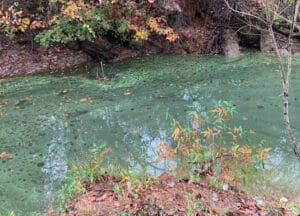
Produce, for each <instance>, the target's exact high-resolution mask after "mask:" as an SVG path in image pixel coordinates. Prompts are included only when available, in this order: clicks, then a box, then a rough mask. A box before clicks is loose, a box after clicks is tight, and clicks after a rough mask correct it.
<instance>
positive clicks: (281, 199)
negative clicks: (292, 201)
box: [279, 197, 289, 203]
mask: <svg viewBox="0 0 300 216" xmlns="http://www.w3.org/2000/svg"><path fill="white" fill-rule="evenodd" d="M279 201H280V202H281V203H287V202H288V201H289V200H288V199H287V198H286V197H281V198H280V200H279Z"/></svg>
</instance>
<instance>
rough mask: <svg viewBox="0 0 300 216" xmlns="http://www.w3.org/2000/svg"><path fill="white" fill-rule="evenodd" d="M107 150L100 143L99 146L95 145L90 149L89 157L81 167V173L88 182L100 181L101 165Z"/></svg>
mask: <svg viewBox="0 0 300 216" xmlns="http://www.w3.org/2000/svg"><path fill="white" fill-rule="evenodd" d="M108 151H109V149H107V148H105V146H103V145H101V146H99V147H97V146H95V147H94V148H93V149H92V150H91V155H92V156H91V159H90V160H87V161H86V162H85V163H84V164H83V166H82V167H81V170H82V175H83V178H84V179H85V180H87V181H88V183H92V182H95V181H101V180H102V178H101V171H100V168H101V165H102V162H103V159H104V156H105V155H106V153H107V152H108Z"/></svg>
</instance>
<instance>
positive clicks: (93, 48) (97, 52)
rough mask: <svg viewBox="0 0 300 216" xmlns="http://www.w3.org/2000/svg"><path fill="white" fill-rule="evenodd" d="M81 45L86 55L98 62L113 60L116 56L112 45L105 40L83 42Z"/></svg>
mask: <svg viewBox="0 0 300 216" xmlns="http://www.w3.org/2000/svg"><path fill="white" fill-rule="evenodd" d="M80 45H81V49H82V50H83V51H84V52H85V53H87V54H88V55H89V56H91V57H92V58H93V59H95V60H98V61H102V60H109V59H113V58H114V57H115V56H116V54H115V53H113V51H112V45H111V44H110V43H109V42H108V41H105V40H101V39H96V40H93V41H83V42H81V44H80Z"/></svg>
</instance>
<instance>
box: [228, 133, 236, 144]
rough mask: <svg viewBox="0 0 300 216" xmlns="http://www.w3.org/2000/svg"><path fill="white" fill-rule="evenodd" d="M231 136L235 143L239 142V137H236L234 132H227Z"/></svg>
mask: <svg viewBox="0 0 300 216" xmlns="http://www.w3.org/2000/svg"><path fill="white" fill-rule="evenodd" d="M227 133H228V134H229V135H231V136H232V139H233V141H234V142H237V135H235V134H234V133H233V132H231V131H228V132H227Z"/></svg>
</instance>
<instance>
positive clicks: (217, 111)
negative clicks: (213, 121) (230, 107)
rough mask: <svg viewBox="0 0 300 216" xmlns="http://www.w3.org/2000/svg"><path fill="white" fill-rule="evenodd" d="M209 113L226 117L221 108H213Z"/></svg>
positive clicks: (224, 111)
mask: <svg viewBox="0 0 300 216" xmlns="http://www.w3.org/2000/svg"><path fill="white" fill-rule="evenodd" d="M210 112H212V113H218V114H220V115H227V111H226V110H224V109H222V108H215V109H212V110H211V111H210Z"/></svg>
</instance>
